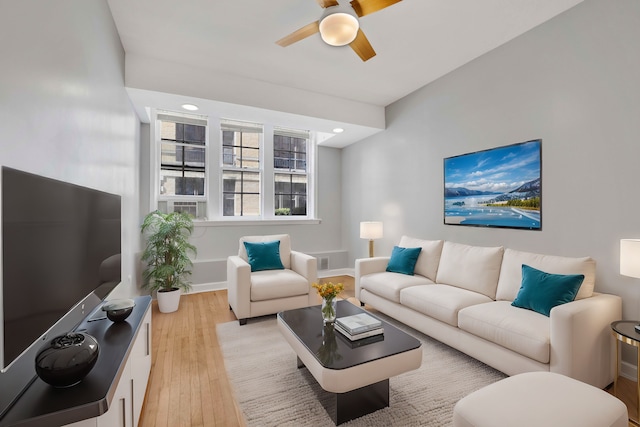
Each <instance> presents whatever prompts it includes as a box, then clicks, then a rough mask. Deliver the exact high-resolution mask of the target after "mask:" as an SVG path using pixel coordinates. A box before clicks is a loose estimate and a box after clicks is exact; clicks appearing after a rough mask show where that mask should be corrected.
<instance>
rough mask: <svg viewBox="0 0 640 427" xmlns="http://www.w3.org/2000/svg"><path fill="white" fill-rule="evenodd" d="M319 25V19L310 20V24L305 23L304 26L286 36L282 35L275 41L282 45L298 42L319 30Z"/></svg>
mask: <svg viewBox="0 0 640 427" xmlns="http://www.w3.org/2000/svg"><path fill="white" fill-rule="evenodd" d="M319 27H320V21H315V22H312V23H311V24H308V25H305V26H304V27H302V28H300V29H298V30H296V31H294V32H293V33H291V34H289V35H288V36H284V37H283V38H281V39H280V40H278V41H277V42H276V43H277V44H279V45H280V46H282V47H286V46H289V45H290V44H293V43H295V42H298V41H300V40H302V39H305V38H307V37H309V36H311V35H313V34H315V33H317V32H318V31H320V30H319Z"/></svg>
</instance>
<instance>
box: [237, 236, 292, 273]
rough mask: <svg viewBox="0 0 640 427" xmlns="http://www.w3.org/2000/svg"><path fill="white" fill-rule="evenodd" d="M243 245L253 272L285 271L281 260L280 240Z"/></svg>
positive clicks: (245, 243)
mask: <svg viewBox="0 0 640 427" xmlns="http://www.w3.org/2000/svg"><path fill="white" fill-rule="evenodd" d="M243 243H244V248H245V249H246V250H247V259H248V260H249V265H251V271H262V270H284V265H282V260H281V259H280V240H274V241H273V242H255V243H254V242H243Z"/></svg>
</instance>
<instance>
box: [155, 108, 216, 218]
mask: <svg viewBox="0 0 640 427" xmlns="http://www.w3.org/2000/svg"><path fill="white" fill-rule="evenodd" d="M157 119H158V125H159V149H160V155H159V160H160V162H159V163H160V165H159V166H160V168H159V178H160V185H159V194H158V209H160V210H161V211H163V212H171V211H187V212H189V213H191V214H193V215H194V216H196V217H198V216H199V215H198V204H202V207H201V208H200V209H201V210H202V214H204V210H205V207H206V204H205V200H206V197H205V194H206V193H205V191H206V190H205V189H206V187H207V186H206V178H207V173H206V172H207V171H206V154H207V153H206V149H207V121H206V120H204V119H200V118H189V117H183V116H178V115H176V116H173V115H170V114H158V116H157ZM202 214H201V215H200V216H202Z"/></svg>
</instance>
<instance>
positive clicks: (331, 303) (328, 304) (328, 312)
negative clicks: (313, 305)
mask: <svg viewBox="0 0 640 427" xmlns="http://www.w3.org/2000/svg"><path fill="white" fill-rule="evenodd" d="M336 304H337V301H336V298H335V297H333V298H322V308H321V309H320V311H321V312H322V321H323V322H324V323H333V322H334V320H336Z"/></svg>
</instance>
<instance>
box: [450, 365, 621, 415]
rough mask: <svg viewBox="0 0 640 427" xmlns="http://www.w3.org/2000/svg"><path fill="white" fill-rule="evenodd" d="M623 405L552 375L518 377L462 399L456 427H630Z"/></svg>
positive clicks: (586, 386)
mask: <svg viewBox="0 0 640 427" xmlns="http://www.w3.org/2000/svg"><path fill="white" fill-rule="evenodd" d="M627 419H628V415H627V407H626V406H625V404H624V403H622V401H621V400H619V399H617V398H615V397H614V396H612V395H610V394H609V393H607V392H606V391H604V390H600V389H599V388H596V387H593V386H591V385H589V384H585V383H583V382H580V381H577V380H574V379H573V378H569V377H566V376H564V375H560V374H554V373H551V372H529V373H526V374H519V375H514V376H512V377H509V378H505V379H504V380H501V381H498V382H497V383H494V384H491V385H489V386H487V387H484V388H482V389H480V390H478V391H475V392H473V393H471V394H470V395H468V396H466V397H464V398H463V399H461V400H460V401H459V402H458V403H457V404H456V406H455V407H454V408H453V425H454V427H502V426H504V427H513V426H518V427H541V426H545V427H574V426H575V427H591V426H592V427H628V420H627Z"/></svg>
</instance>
